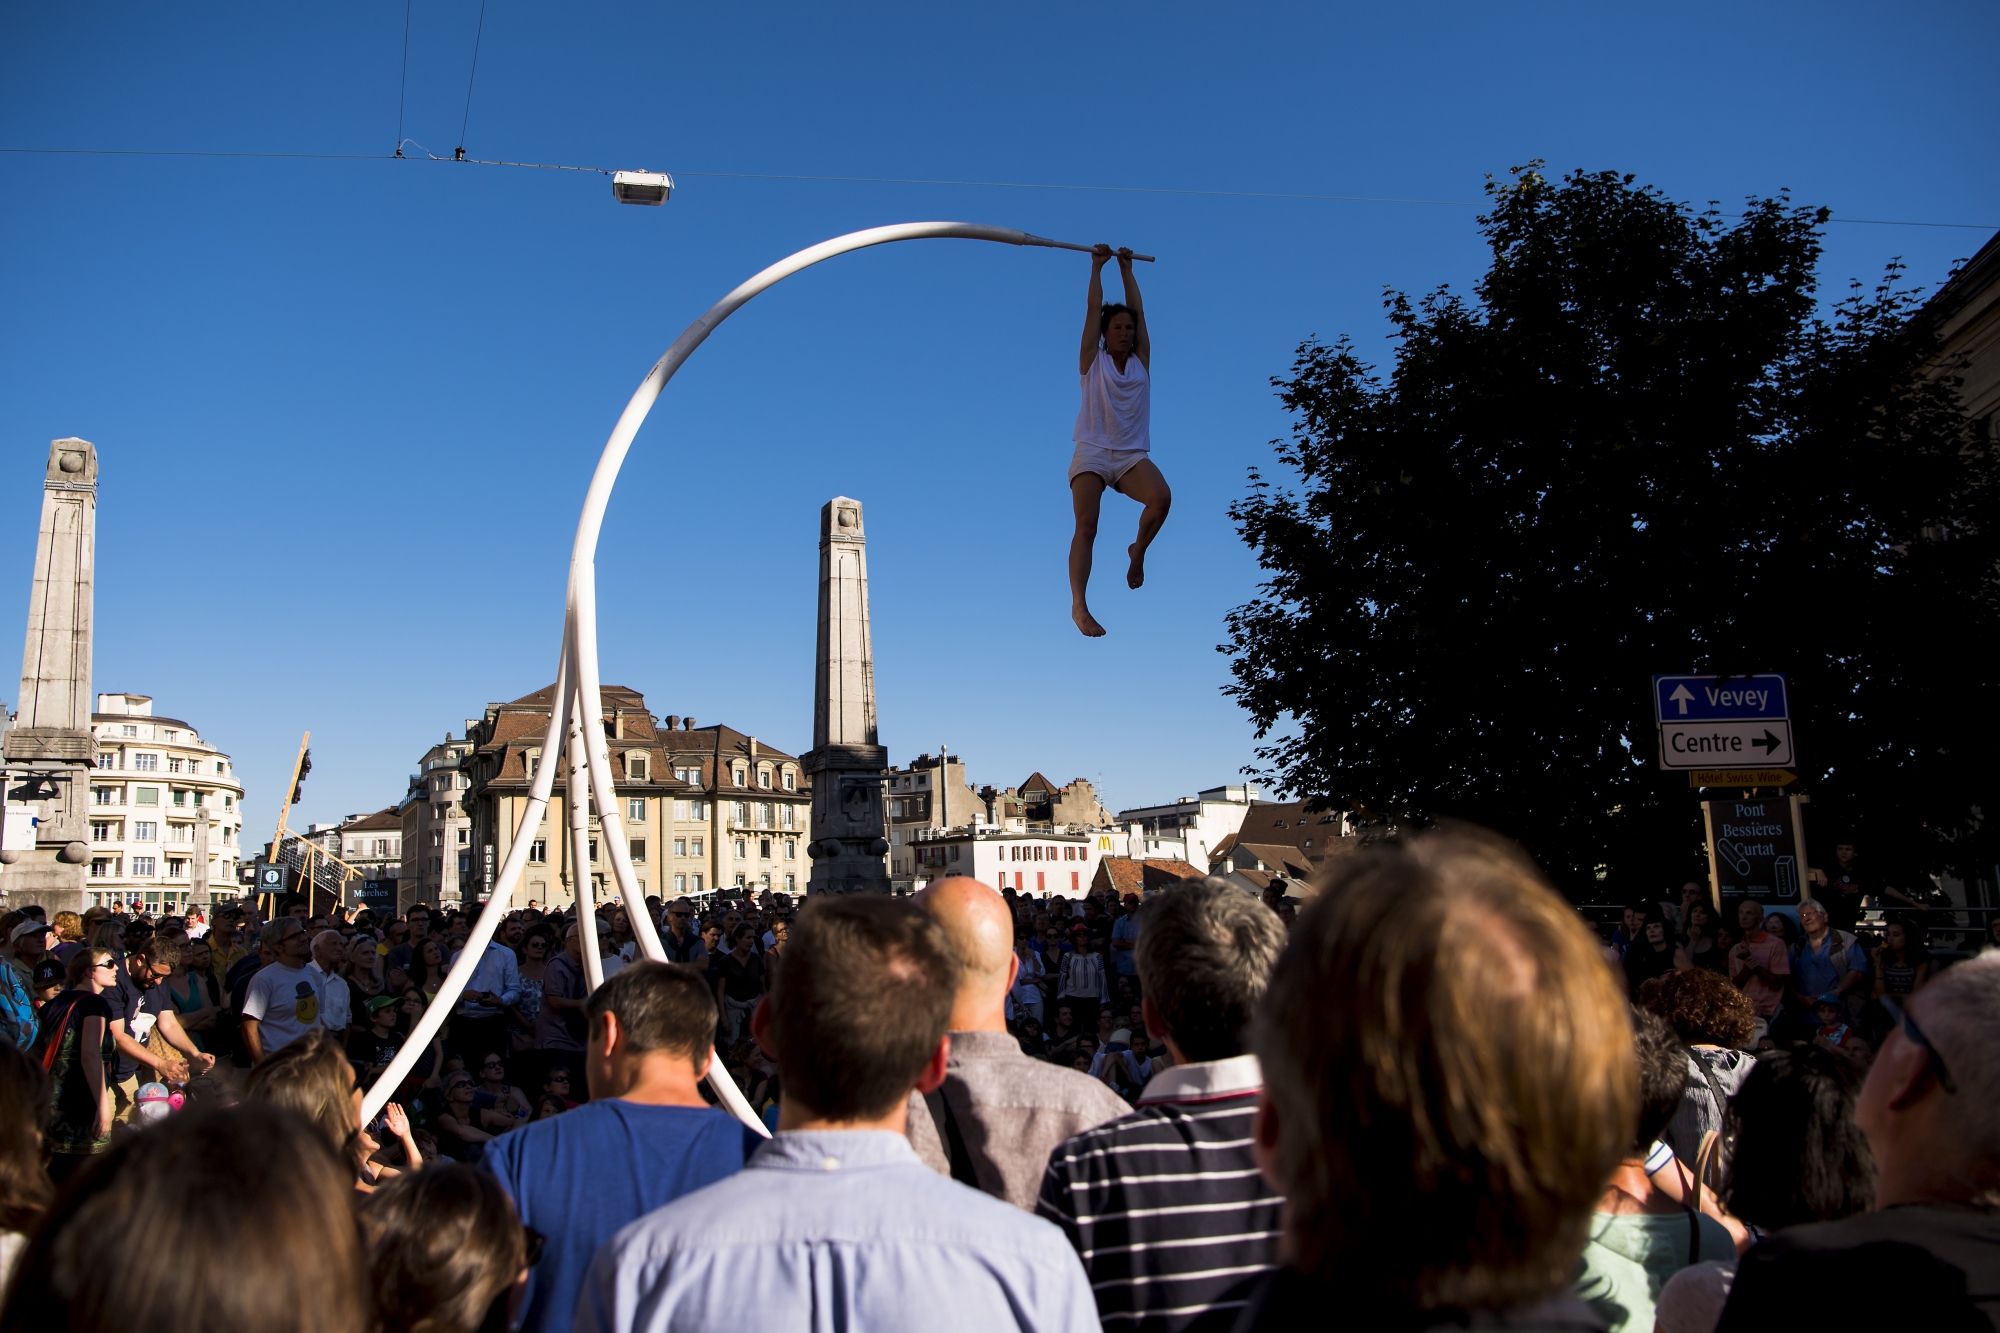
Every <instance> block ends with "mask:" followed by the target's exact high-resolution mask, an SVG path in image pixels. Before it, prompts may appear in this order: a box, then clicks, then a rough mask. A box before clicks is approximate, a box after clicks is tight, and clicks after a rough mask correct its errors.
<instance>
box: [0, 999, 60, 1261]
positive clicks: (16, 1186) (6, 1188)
mask: <svg viewBox="0 0 2000 1333" xmlns="http://www.w3.org/2000/svg"><path fill="white" fill-rule="evenodd" d="M0 966H5V964H0ZM49 1098H50V1089H49V1076H48V1075H47V1074H46V1073H44V1072H42V1062H41V1061H40V1060H36V1059H33V1058H31V1057H30V1056H29V1055H28V1053H27V1052H26V1051H24V1050H22V1049H21V1048H20V1047H18V1046H16V1045H14V1043H12V1042H10V1041H0V1231H30V1230H33V1228H34V1224H35V1220H36V1219H37V1218H39V1217H40V1216H41V1215H42V1210H43V1209H44V1208H47V1207H48V1206H49V1200H50V1199H51V1198H52V1197H53V1196H54V1194H55V1190H54V1189H53V1187H51V1185H50V1184H49V1173H48V1171H47V1170H46V1169H44V1168H43V1166H42V1131H43V1130H45V1129H47V1128H48V1124H49V1109H50V1101H49Z"/></svg>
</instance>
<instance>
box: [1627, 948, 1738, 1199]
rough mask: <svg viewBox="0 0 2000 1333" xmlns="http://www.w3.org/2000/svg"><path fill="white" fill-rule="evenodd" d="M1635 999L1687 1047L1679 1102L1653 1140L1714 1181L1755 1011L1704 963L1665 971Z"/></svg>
mask: <svg viewBox="0 0 2000 1333" xmlns="http://www.w3.org/2000/svg"><path fill="white" fill-rule="evenodd" d="M1638 1000H1639V1004H1640V1005H1641V1006H1642V1007H1643V1008H1646V1009H1650V1010H1651V1011H1652V1012H1654V1013H1656V1014H1658V1015H1659V1016H1660V1017H1661V1018H1664V1019H1666V1020H1667V1022H1668V1023H1670V1024H1672V1025H1673V1029H1674V1031H1675V1032H1676V1033H1678V1034H1679V1036H1680V1039H1681V1040H1682V1041H1684V1042H1686V1043H1687V1047H1688V1086H1687V1092H1686V1094H1685V1095H1684V1096H1683V1097H1682V1099H1681V1109H1680V1110H1679V1111H1676V1112H1675V1113H1674V1117H1673V1119H1672V1120H1671V1121H1669V1122H1668V1124H1667V1131H1666V1133H1664V1134H1662V1135H1661V1136H1660V1141H1661V1142H1662V1143H1665V1144H1666V1145H1667V1146H1669V1147H1670V1148H1672V1149H1673V1150H1674V1155H1675V1156H1676V1157H1679V1158H1680V1159H1681V1161H1682V1162H1684V1163H1686V1164H1687V1165H1688V1166H1689V1167H1692V1168H1693V1169H1694V1170H1695V1171H1696V1172H1697V1173H1698V1174H1700V1176H1701V1178H1702V1184H1703V1186H1704V1188H1707V1189H1715V1188H1717V1187H1719V1186H1720V1184H1721V1182H1722V1169H1721V1168H1722V1162H1721V1157H1722V1152H1721V1144H1722V1140H1721V1133H1722V1128H1723V1124H1724V1121H1725V1119H1726V1118H1727V1116H1728V1113H1729V1099H1730V1098H1731V1097H1733V1096H1735V1095H1736V1091H1737V1089H1739V1088H1741V1087H1742V1086H1743V1081H1744V1080H1745V1079H1747V1078H1748V1077H1750V1071H1751V1069H1753V1068H1754V1067H1755V1066H1756V1063H1757V1057H1756V1056H1755V1055H1753V1054H1751V1053H1750V1051H1748V1050H1747V1049H1745V1048H1746V1047H1748V1046H1749V1045H1750V1043H1751V1042H1752V1041H1754V1040H1755V1039H1756V1035H1757V1012H1756V1010H1754V1009H1752V1008H1751V1007H1750V1001H1749V1000H1748V999H1746V998H1745V997H1744V995H1743V992H1742V991H1740V990H1738V989H1737V988H1736V987H1735V986H1734V985H1732V984H1731V983H1730V981H1729V979H1728V978H1727V977H1724V976H1721V975H1720V974H1718V973H1715V972H1711V971H1709V970H1708V969H1707V968H1705V967H1696V968H1690V969H1689V970H1687V971H1685V972H1669V973H1668V974H1667V975H1665V976H1663V977H1656V978H1654V979H1653V980H1651V981H1648V982H1647V983H1646V984H1645V985H1644V986H1642V987H1640V989H1639V995H1638Z"/></svg>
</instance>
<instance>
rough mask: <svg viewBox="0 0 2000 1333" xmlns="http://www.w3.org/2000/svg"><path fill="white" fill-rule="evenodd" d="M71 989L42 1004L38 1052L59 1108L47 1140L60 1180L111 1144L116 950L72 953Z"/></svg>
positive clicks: (51, 1167) (52, 1174)
mask: <svg viewBox="0 0 2000 1333" xmlns="http://www.w3.org/2000/svg"><path fill="white" fill-rule="evenodd" d="M68 980H69V989H68V990H65V991H64V992H63V993H62V994H60V995H58V996H56V998H55V999H53V1000H51V1001H49V1002H48V1003H47V1004H45V1005H43V1006H42V1012H41V1014H40V1015H39V1016H38V1022H37V1026H36V1032H35V1050H34V1054H35V1055H36V1056H37V1057H39V1058H40V1059H41V1061H42V1066H43V1068H45V1069H47V1070H48V1071H49V1081H50V1083H51V1084H52V1085H53V1086H54V1088H55V1106H54V1114H53V1115H52V1116H51V1117H50V1120H49V1129H48V1133H47V1134H45V1135H44V1136H43V1139H42V1142H43V1146H44V1147H45V1148H46V1149H47V1150H48V1153H49V1178H50V1179H51V1180H53V1181H55V1182H56V1183H57V1184H58V1185H60V1184H61V1183H62V1182H63V1181H65V1180H67V1179H68V1178H69V1177H70V1176H71V1175H73V1174H75V1172H76V1170H77V1168H79V1167H81V1166H82V1165H83V1164H84V1162H85V1161H87V1160H89V1158H91V1157H92V1156H94V1155H95V1154H97V1153H101V1152H103V1151H104V1150H105V1149H106V1148H108V1147H110V1146H111V1082H110V1078H109V1076H108V1073H107V1071H109V1070H110V1069H111V1068H112V1067H113V1066H114V1065H115V1063H116V1060H117V1049H118V1048H117V1047H116V1045H114V1044H113V1042H112V1040H111V1006H110V1005H108V1004H106V1003H105V1002H104V998H103V996H104V992H105V991H106V990H107V989H109V988H110V987H112V986H115V985H117V984H118V963H117V955H116V954H114V953H112V952H111V951H110V950H109V949H98V948H90V949H78V950H77V951H76V952H75V953H73V954H71V955H70V959H69V973H68Z"/></svg>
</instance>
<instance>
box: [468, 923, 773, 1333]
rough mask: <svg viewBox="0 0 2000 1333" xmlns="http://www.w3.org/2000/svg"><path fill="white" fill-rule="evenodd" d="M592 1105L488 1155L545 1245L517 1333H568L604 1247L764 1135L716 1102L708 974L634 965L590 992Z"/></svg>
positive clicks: (719, 1174)
mask: <svg viewBox="0 0 2000 1333" xmlns="http://www.w3.org/2000/svg"><path fill="white" fill-rule="evenodd" d="M584 1014H585V1018H586V1021H587V1022H588V1024H589V1027H588V1029H587V1031H588V1034H589V1035H588V1039H587V1046H588V1049H587V1050H586V1052H585V1054H584V1057H583V1062H584V1070H585V1076H586V1078H587V1079H588V1081H589V1086H590V1098H591V1100H590V1103H589V1105H587V1106H580V1107H578V1108H577V1109H576V1110H573V1111H565V1112H564V1113H563V1114H561V1115H558V1116H552V1117H551V1118H549V1119H547V1120H538V1121H535V1122H534V1123H533V1124H529V1125H524V1126H522V1127H521V1128H520V1129H517V1130H514V1131H513V1132H511V1133H508V1134H503V1135H501V1136H500V1137H499V1138H497V1139H495V1140H494V1141H493V1142H492V1143H489V1144H488V1145H487V1146H486V1156H485V1159H484V1160H485V1164H486V1166H487V1168H488V1169H489V1170H491V1171H492V1172H493V1174H494V1175H495V1176H497V1177H499V1180H500V1184H501V1185H502V1187H504V1188H505V1189H506V1191H507V1193H508V1194H509V1195H511V1196H512V1197H513V1200H514V1207H515V1208H516V1209H517V1210H519V1212H520V1214H521V1223H522V1225H524V1226H527V1227H531V1228H533V1229H534V1230H536V1231H539V1232H541V1233H542V1234H543V1235H544V1236H545V1237H546V1238H547V1239H546V1243H545V1245H544V1246H543V1249H542V1257H541V1260H540V1262H539V1263H537V1264H536V1265H535V1267H534V1270H533V1272H532V1273H531V1274H530V1276H529V1278H528V1291H527V1301H526V1304H525V1306H524V1309H523V1313H522V1318H521V1325H520V1327H521V1333H569V1327H570V1323H571V1322H572V1319H573V1317H574V1315H575V1313H576V1301H577V1293H578V1292H579V1290H580V1289H581V1288H582V1286H583V1279H584V1275H585V1273H586V1272H588V1271H589V1268H590V1261H591V1259H592V1258H593V1257H594V1256H595V1255H596V1253H597V1247H598V1246H599V1245H602V1244H603V1243H604V1242H605V1241H607V1240H609V1239H611V1237H612V1236H613V1235H614V1234H616V1233H617V1232H618V1231H619V1230H620V1229H622V1228H623V1227H625V1226H626V1225H627V1224H629V1223H631V1222H636V1221H637V1220H638V1219H639V1218H641V1217H643V1216H645V1215H646V1214H647V1213H650V1212H652V1211H653V1210H654V1209H655V1208H660V1207H664V1206H665V1205H666V1204H669V1203H671V1202H673V1201H674V1200H675V1199H678V1198H680V1197H681V1195H683V1194H687V1193H689V1192H690V1191H693V1190H698V1189H701V1188H702V1187H703V1186H706V1185H711V1184H714V1183H715V1182H716V1181H718V1180H721V1179H722V1178H723V1177H725V1176H730V1175H734V1174H735V1173H736V1172H737V1171H739V1170H741V1169H742V1166H743V1161H744V1158H746V1157H747V1156H749V1154H750V1151H751V1149H752V1148H754V1147H755V1146H756V1145H757V1144H758V1143H760V1142H762V1137H761V1136H760V1135H758V1134H757V1133H756V1131H754V1130H752V1129H749V1128H748V1127H746V1126H745V1125H743V1124H742V1123H741V1122H740V1121H738V1120H737V1119H736V1118H735V1117H734V1116H732V1115H730V1114H729V1113H728V1112H727V1111H723V1110H719V1109H716V1108H714V1107H711V1106H709V1105H708V1103H707V1102H705V1101H704V1100H703V1099H702V1096H701V1087H700V1084H701V1080H702V1077H703V1076H704V1075H705V1074H706V1073H707V1072H708V1065H709V1062H710V1061H711V1060H713V1059H714V1058H715V996H714V995H713V994H711V993H710V991H709V987H708V984H707V982H706V981H705V980H704V978H703V976H702V974H701V972H700V970H699V969H696V968H692V967H684V966H679V965H676V964H669V963H652V962H642V963H633V964H631V965H630V966H627V967H624V968H622V969H620V970H619V972H618V974H617V975H616V976H612V977H608V978H606V979H605V982H604V984H603V985H602V986H599V987H598V988H597V990H596V991H595V992H594V993H593V994H592V995H591V997H590V1000H589V1002H588V1004H587V1005H586V1006H585V1009H584Z"/></svg>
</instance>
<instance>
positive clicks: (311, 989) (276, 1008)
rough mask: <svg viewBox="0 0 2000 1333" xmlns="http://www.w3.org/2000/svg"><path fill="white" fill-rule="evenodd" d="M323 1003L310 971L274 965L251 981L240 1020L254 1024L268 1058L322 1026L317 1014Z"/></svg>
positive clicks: (316, 979)
mask: <svg viewBox="0 0 2000 1333" xmlns="http://www.w3.org/2000/svg"><path fill="white" fill-rule="evenodd" d="M325 1003H326V997H325V996H324V995H323V994H322V993H321V992H320V982H319V978H318V977H317V976H316V975H315V974H314V970H313V969H311V968H308V967H286V966H285V965H284V964H283V963H273V964H271V965H270V966H269V967H267V968H265V969H264V970H263V971H261V972H259V973H258V974H257V975H256V976H254V977H252V978H250V990H249V992H248V993H247V994H246V995H245V996H244V997H243V1016H244V1017H245V1018H254V1019H256V1020H257V1022H258V1024H259V1028H258V1033H257V1035H258V1036H259V1037H261V1038H263V1043H264V1054H266V1055H269V1054H270V1053H271V1052H272V1051H276V1050H282V1049H284V1048H285V1047H286V1046H289V1045H290V1044H291V1043H292V1042H295V1041H297V1040H298V1039H299V1038H300V1037H303V1036H304V1035H305V1034H306V1033H307V1032H308V1031H310V1030H311V1029H313V1028H316V1027H320V1026H322V1024H321V1022H320V1011H321V1009H322V1008H323V1007H324V1006H325Z"/></svg>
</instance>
